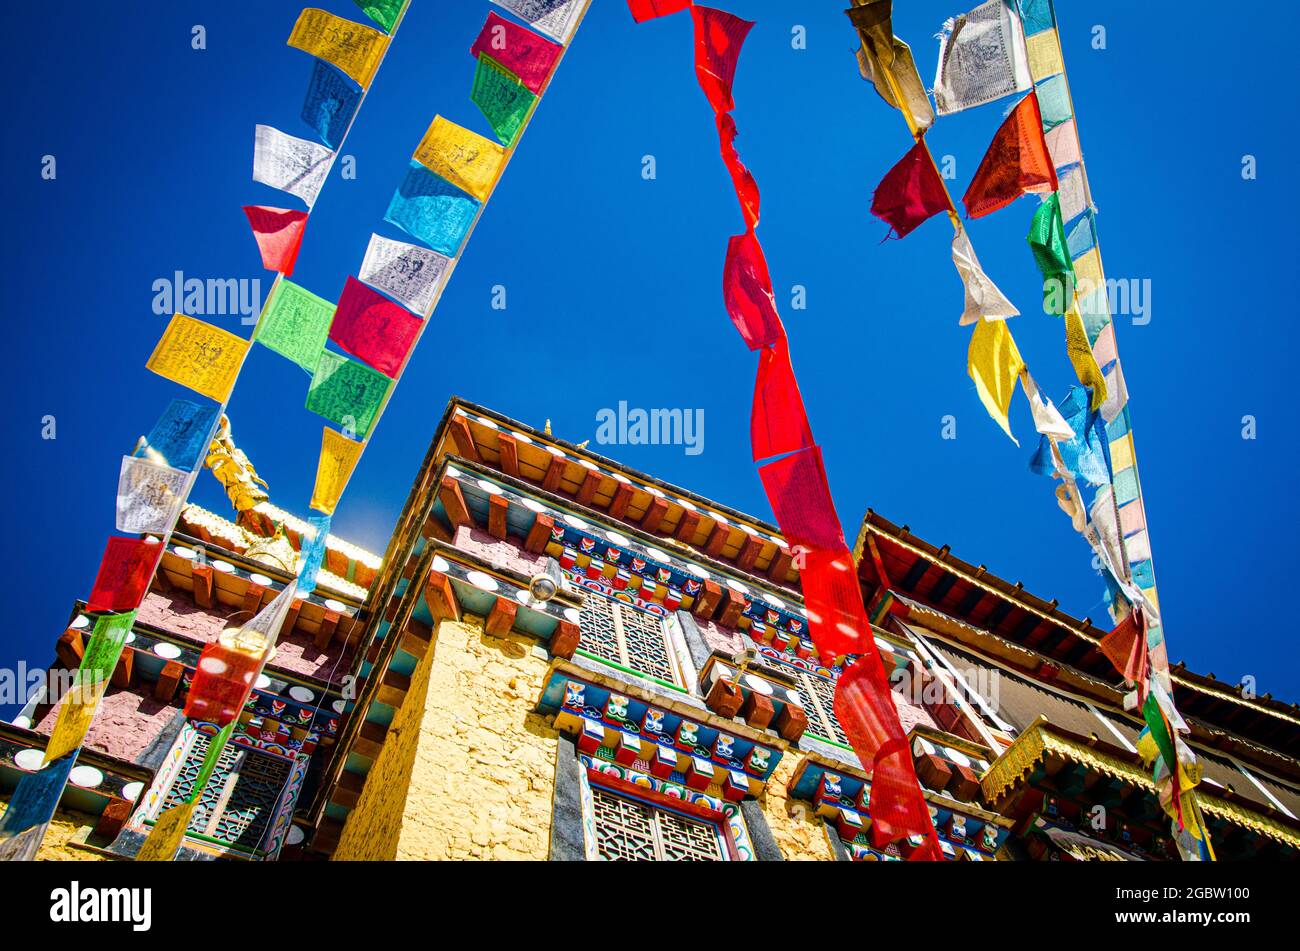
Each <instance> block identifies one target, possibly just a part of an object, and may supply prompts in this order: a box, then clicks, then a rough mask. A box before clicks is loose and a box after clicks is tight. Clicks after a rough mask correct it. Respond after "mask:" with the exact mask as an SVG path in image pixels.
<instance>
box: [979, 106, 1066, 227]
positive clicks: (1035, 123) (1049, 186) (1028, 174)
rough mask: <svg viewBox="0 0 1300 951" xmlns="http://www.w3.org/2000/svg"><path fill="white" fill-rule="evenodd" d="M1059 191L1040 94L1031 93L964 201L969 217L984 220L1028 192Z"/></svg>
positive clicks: (983, 163)
mask: <svg viewBox="0 0 1300 951" xmlns="http://www.w3.org/2000/svg"><path fill="white" fill-rule="evenodd" d="M1056 187H1057V183H1056V168H1055V167H1054V166H1053V164H1052V156H1051V153H1050V152H1048V150H1047V138H1046V137H1045V136H1044V135H1043V118H1042V115H1041V114H1040V113H1039V110H1038V93H1036V92H1031V93H1030V94H1029V95H1028V96H1026V97H1025V98H1024V99H1021V100H1020V102H1019V103H1017V104H1016V107H1015V108H1014V109H1012V110H1011V112H1010V113H1009V114H1008V115H1007V117H1006V119H1005V120H1004V121H1003V123H1002V126H1001V127H1000V128H999V129H998V131H997V135H995V136H993V141H992V142H991V143H989V148H988V151H987V152H985V153H984V158H983V159H981V160H980V167H979V168H977V169H976V170H975V177H974V178H973V179H971V183H970V187H969V188H967V189H966V194H965V195H963V196H962V199H961V201H962V204H963V205H965V206H966V214H967V215H968V216H969V217H971V218H982V217H983V216H984V215H989V214H992V213H993V212H995V211H997V210H998V209H999V208H1005V207H1006V206H1007V205H1009V204H1011V203H1012V202H1013V201H1015V200H1016V199H1017V198H1019V197H1020V196H1021V195H1024V194H1027V193H1028V192H1054V191H1056Z"/></svg>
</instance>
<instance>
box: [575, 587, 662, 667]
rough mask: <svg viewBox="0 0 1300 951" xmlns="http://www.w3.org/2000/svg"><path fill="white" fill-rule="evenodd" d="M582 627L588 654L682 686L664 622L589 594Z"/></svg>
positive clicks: (582, 640) (582, 644) (585, 594)
mask: <svg viewBox="0 0 1300 951" xmlns="http://www.w3.org/2000/svg"><path fill="white" fill-rule="evenodd" d="M579 627H580V629H581V637H580V639H579V642H578V646H579V647H580V648H581V649H582V650H583V651H585V652H586V653H588V654H591V655H593V656H595V657H599V658H600V659H602V660H607V661H611V662H612V663H615V664H618V665H619V666H621V667H626V668H628V669H629V670H633V671H635V672H636V673H638V674H643V675H644V676H646V677H653V678H654V679H656V680H662V681H664V682H666V683H670V684H675V685H677V686H681V679H680V677H679V675H678V673H677V665H676V663H674V661H673V651H672V647H671V645H670V644H669V641H668V628H667V625H666V624H665V623H664V621H663V619H662V618H658V617H656V616H655V615H653V614H650V613H648V612H646V611H640V610H637V609H636V608H635V607H633V606H632V605H630V604H623V603H622V602H620V601H614V600H612V599H610V598H607V597H605V596H603V595H601V594H600V593H598V592H596V591H591V590H586V591H584V592H583V605H582V613H581V616H580V618H579Z"/></svg>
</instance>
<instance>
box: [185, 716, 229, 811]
mask: <svg viewBox="0 0 1300 951" xmlns="http://www.w3.org/2000/svg"><path fill="white" fill-rule="evenodd" d="M238 722H239V719H238V718H236V719H234V720H231V721H230V722H229V723H227V724H226V725H225V726H223V727H222V728H221V732H219V733H218V734H217V735H216V736H214V737H213V738H212V740H211V742H209V743H208V751H207V753H206V754H204V756H203V765H201V766H200V767H199V773H198V775H197V776H195V777H194V785H193V786H192V787H190V794H189V796H187V797H186V799H185V801H186V802H198V801H199V797H200V796H202V795H203V790H204V788H205V787H206V786H207V785H208V780H209V779H211V778H212V772H213V770H215V769H216V768H217V760H219V759H221V754H222V752H223V751H224V750H225V748H226V743H228V742H229V741H230V736H231V734H232V733H234V732H235V724H236V723H238Z"/></svg>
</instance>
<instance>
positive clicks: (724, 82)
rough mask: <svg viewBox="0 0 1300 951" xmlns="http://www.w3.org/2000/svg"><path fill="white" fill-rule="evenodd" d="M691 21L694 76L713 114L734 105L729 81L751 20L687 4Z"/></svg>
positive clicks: (725, 110) (733, 73) (733, 75)
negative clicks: (693, 33)
mask: <svg viewBox="0 0 1300 951" xmlns="http://www.w3.org/2000/svg"><path fill="white" fill-rule="evenodd" d="M691 18H692V19H693V20H694V22H695V78H696V80H697V81H698V82H699V84H700V88H701V89H702V90H704V95H705V97H706V98H707V99H708V100H709V104H710V105H711V106H713V111H714V112H715V113H723V112H730V111H731V110H732V109H734V108H736V103H735V101H734V100H733V99H732V97H731V84H732V81H733V80H734V79H735V75H736V61H737V59H739V57H740V49H741V46H742V45H743V44H744V42H745V37H746V36H747V35H748V34H749V31H750V28H751V27H753V25H754V24H753V23H752V22H750V21H749V20H742V19H741V18H740V17H738V16H735V15H733V14H731V13H727V12H726V11H725V10H715V9H714V8H713V7H698V6H692V7H691Z"/></svg>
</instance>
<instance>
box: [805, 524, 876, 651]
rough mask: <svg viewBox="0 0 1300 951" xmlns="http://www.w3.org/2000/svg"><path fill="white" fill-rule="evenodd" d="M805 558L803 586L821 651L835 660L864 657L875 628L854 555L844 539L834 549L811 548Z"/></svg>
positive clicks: (810, 625)
mask: <svg viewBox="0 0 1300 951" xmlns="http://www.w3.org/2000/svg"><path fill="white" fill-rule="evenodd" d="M802 554H803V556H804V565H803V567H802V568H800V569H799V585H800V587H801V588H802V589H803V596H804V609H805V610H806V611H807V614H808V630H809V634H810V636H811V637H812V639H813V642H814V643H815V644H816V645H817V649H818V650H819V651H823V652H825V653H826V654H828V655H830V656H833V657H838V656H840V655H842V654H858V653H861V652H862V651H863V648H864V647H865V646H866V645H867V644H868V643H869V641H868V638H869V636H870V634H871V624H870V622H869V621H868V620H867V611H866V607H865V606H864V605H863V603H862V587H861V583H860V582H859V581H858V574H857V570H856V566H855V565H854V562H853V555H852V553H850V552H849V550H848V547H847V546H845V544H844V541H843V537H842V536H841V539H840V541H839V542H838V544H837V545H836V547H834V548H831V549H828V550H823V549H821V548H810V549H808V550H807V551H805V552H802Z"/></svg>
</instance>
